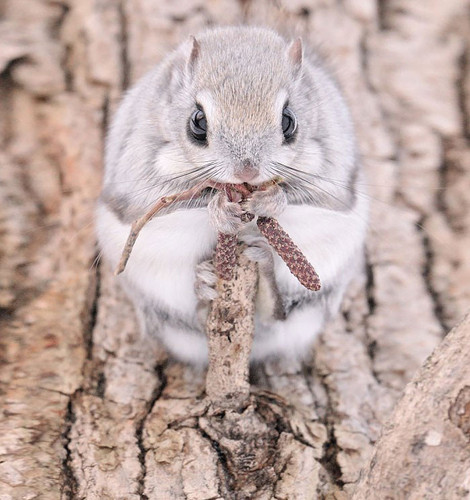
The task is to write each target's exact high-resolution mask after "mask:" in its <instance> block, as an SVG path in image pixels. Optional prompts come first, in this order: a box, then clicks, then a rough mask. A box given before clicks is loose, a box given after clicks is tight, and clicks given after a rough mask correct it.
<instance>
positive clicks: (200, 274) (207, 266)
mask: <svg viewBox="0 0 470 500" xmlns="http://www.w3.org/2000/svg"><path fill="white" fill-rule="evenodd" d="M216 283H217V275H216V272H215V267H214V264H213V263H212V261H211V260H206V261H204V262H201V263H200V264H198V265H197V266H196V281H195V284H194V290H195V292H196V297H197V299H198V300H199V301H201V302H210V301H211V300H214V299H216V298H217V297H218V293H217V291H216V290H215V288H214V286H215V284H216Z"/></svg>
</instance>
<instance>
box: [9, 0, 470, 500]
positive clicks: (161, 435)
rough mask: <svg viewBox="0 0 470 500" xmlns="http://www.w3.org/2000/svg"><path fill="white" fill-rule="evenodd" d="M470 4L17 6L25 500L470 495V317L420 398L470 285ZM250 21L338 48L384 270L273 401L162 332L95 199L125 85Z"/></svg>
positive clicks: (278, 382)
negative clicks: (209, 379)
mask: <svg viewBox="0 0 470 500" xmlns="http://www.w3.org/2000/svg"><path fill="white" fill-rule="evenodd" d="M469 8H470V7H469V3H468V1H466V0H447V1H439V0H430V1H428V2H412V1H406V0H380V1H379V0H342V1H340V2H338V1H335V0H290V1H284V0H277V1H268V0H259V1H256V2H255V1H250V0H239V1H236V0H205V1H204V0H185V1H183V0H174V1H169V0H165V1H163V0H158V1H156V0H49V1H48V0H3V2H1V3H0V15H1V16H2V20H1V22H0V72H1V74H0V92H1V99H0V135H1V141H2V147H1V151H0V162H1V163H0V203H1V212H0V258H1V267H0V329H1V344H2V345H1V350H0V352H1V358H0V384H1V385H0V409H1V415H0V498H1V500H7V499H8V500H10V499H15V500H16V499H36V498H37V499H58V498H64V499H72V498H73V499H75V498H77V499H89V500H94V499H100V500H101V499H149V500H151V499H165V500H166V499H191V500H203V499H205V500H209V499H217V498H220V499H221V498H254V499H270V498H275V499H286V500H287V499H289V500H290V499H310V498H312V499H313V498H330V499H333V498H336V499H343V498H351V497H352V496H353V495H354V498H356V499H358V498H359V499H360V498H364V499H371V498H372V499H374V498H378V499H383V498H407V499H408V498H413V499H414V498H416V499H418V498H426V499H428V498H429V499H431V498H433V499H434V498H443V499H444V498H445V499H447V498H466V497H468V495H470V493H469V492H470V479H469V477H470V476H469V474H470V472H469V470H470V459H469V454H470V451H469V445H468V411H469V410H468V408H469V404H470V403H469V400H470V395H469V387H470V379H469V378H470V375H469V372H468V368H467V367H466V366H465V363H466V360H467V364H468V359H469V358H468V355H469V342H468V335H469V333H468V331H469V327H468V319H467V320H466V322H465V323H463V324H462V325H461V326H460V327H459V329H457V330H456V331H454V333H452V334H451V335H450V336H448V337H447V338H446V339H445V341H444V343H443V344H442V345H441V346H440V347H438V349H437V351H436V352H435V355H434V356H433V357H432V358H430V359H429V360H428V361H427V362H426V364H425V365H424V367H423V369H422V370H421V371H420V372H419V373H418V375H417V376H416V377H417V378H415V379H414V381H413V383H412V384H411V385H409V386H408V387H407V389H406V391H405V394H404V397H403V399H401V401H400V402H399V403H398V406H396V405H397V402H398V400H399V398H400V396H401V395H402V393H403V390H404V388H405V385H406V384H407V383H408V382H409V381H410V380H411V379H412V377H413V375H414V374H415V372H416V371H417V370H418V369H419V368H420V366H421V365H422V363H423V362H424V360H425V359H426V358H427V356H428V355H429V354H430V353H431V352H432V351H433V349H435V348H436V346H438V344H439V343H440V342H441V340H442V339H443V337H444V335H445V333H446V332H447V331H448V330H449V329H450V328H451V327H452V326H453V325H455V324H456V323H457V322H458V321H459V320H460V319H461V318H462V317H463V316H464V314H465V312H466V308H467V307H468V304H469V298H470V287H469V285H468V283H469V282H470V252H469V251H468V248H469V247H470V195H469V194H468V193H469V192H470V143H469V139H470V64H469V61H470V26H469V25H470V22H469ZM239 23H249V24H262V25H269V26H272V27H275V28H276V29H278V30H280V31H281V32H283V33H287V34H288V33H294V32H295V34H296V35H301V36H302V37H303V38H304V39H305V40H308V41H311V42H313V43H314V44H316V45H317V46H318V47H319V50H320V52H321V53H323V54H324V56H325V57H327V58H328V59H329V61H330V66H332V67H333V68H334V69H335V70H336V76H337V78H338V80H339V82H340V84H341V85H342V87H343V89H344V92H345V94H346V96H347V98H348V100H349V102H350V104H351V108H352V112H353V115H354V119H355V121H356V126H357V135H358V140H359V143H360V148H361V151H362V155H363V156H362V158H363V162H364V165H365V168H366V171H367V181H366V182H365V184H364V186H363V194H362V195H363V196H367V197H368V198H369V199H370V205H371V224H370V232H369V238H368V248H367V275H366V276H365V277H364V281H363V283H358V284H357V286H356V287H355V288H354V289H351V293H350V294H349V297H348V300H347V301H346V303H345V304H344V307H343V311H342V314H341V315H340V316H339V317H338V318H337V319H336V320H335V321H334V322H333V323H332V324H331V325H330V326H329V327H328V328H327V330H326V331H325V332H324V334H323V335H321V336H320V337H319V338H318V340H317V342H316V344H315V347H314V349H312V355H311V359H310V361H309V362H307V363H303V364H300V363H299V364H298V365H296V366H293V365H292V364H286V363H284V364H283V363H274V362H273V363H269V364H267V365H265V366H260V367H257V368H256V370H255V371H254V373H253V394H252V396H251V399H250V401H249V403H248V404H247V405H246V406H245V407H244V408H242V409H239V411H238V412H235V411H227V412H225V413H220V412H219V413H218V412H217V411H214V410H213V409H211V408H209V407H208V404H207V400H206V399H205V398H204V373H200V372H196V371H195V370H194V369H191V368H189V367H186V366H183V365H181V364H179V363H176V362H174V361H171V360H168V359H167V356H166V355H165V353H164V351H163V350H162V349H161V348H160V347H159V346H158V345H156V344H155V342H154V341H152V340H151V339H148V338H142V337H141V336H140V335H139V333H138V329H137V325H136V321H135V318H134V313H133V310H132V307H131V306H130V305H129V303H128V302H127V301H126V299H125V298H124V296H123V293H122V292H121V290H120V289H119V286H118V280H117V279H116V278H115V277H113V276H112V270H110V269H109V268H108V266H107V265H106V263H98V260H99V259H97V250H96V245H95V238H94V232H93V208H94V202H95V199H96V196H97V194H98V192H99V186H100V176H101V172H102V152H103V141H104V133H105V129H106V126H107V124H108V122H109V118H110V116H112V114H113V112H114V110H115V109H116V106H117V104H118V102H119V97H120V95H121V94H122V92H123V91H124V90H125V89H126V88H127V87H128V86H129V85H130V84H132V83H133V82H134V81H135V80H136V79H137V78H138V77H139V76H141V75H142V74H143V73H144V72H145V71H146V70H147V69H149V68H150V67H151V66H152V65H153V64H155V63H156V62H158V61H159V60H160V59H161V58H162V57H163V56H164V55H165V54H166V53H167V52H168V51H169V50H171V49H172V48H173V47H174V46H175V45H176V44H177V43H179V42H180V41H182V40H184V39H185V37H187V36H189V35H190V34H196V33H197V32H198V31H200V30H201V29H204V28H205V27H207V26H211V25H215V24H239ZM465 335H466V337H467V339H465V338H464V337H465ZM465 356H466V358H465ZM394 407H396V409H395V412H393V413H392V411H393V409H394ZM388 419H390V420H388ZM387 420H388V424H386V422H387ZM247 422H248V424H247ZM385 424H386V425H385ZM384 425H385V427H384ZM383 427H384V429H385V430H384V434H383V437H382V438H381V439H380V440H379V441H378V439H379V435H380V433H381V429H382V428H383ZM376 443H377V445H376ZM375 445H376V448H375V450H374V446H375ZM361 469H363V471H362V474H361Z"/></svg>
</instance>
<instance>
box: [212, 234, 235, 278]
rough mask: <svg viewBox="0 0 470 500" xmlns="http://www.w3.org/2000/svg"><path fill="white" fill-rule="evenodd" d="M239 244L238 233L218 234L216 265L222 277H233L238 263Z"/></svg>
mask: <svg viewBox="0 0 470 500" xmlns="http://www.w3.org/2000/svg"><path fill="white" fill-rule="evenodd" d="M237 245H238V236H237V235H236V234H224V233H219V234H218V236H217V245H216V247H215V255H214V267H215V271H216V273H217V276H218V277H219V278H220V279H223V280H231V279H232V277H233V270H234V269H235V265H236V263H237Z"/></svg>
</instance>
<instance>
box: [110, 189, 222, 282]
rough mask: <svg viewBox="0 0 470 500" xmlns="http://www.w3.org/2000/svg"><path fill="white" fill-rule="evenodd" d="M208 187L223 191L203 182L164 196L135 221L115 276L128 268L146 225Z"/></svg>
mask: <svg viewBox="0 0 470 500" xmlns="http://www.w3.org/2000/svg"><path fill="white" fill-rule="evenodd" d="M208 187H212V188H214V189H223V184H219V183H217V182H213V181H203V182H201V183H199V184H196V186H193V187H192V188H190V189H187V190H186V191H181V193H177V194H172V195H170V196H163V198H160V199H159V200H158V201H157V203H155V205H153V207H152V208H151V209H150V210H149V211H148V212H147V213H145V214H144V215H143V216H142V217H140V218H139V219H137V220H135V221H134V222H133V223H132V226H131V232H130V233H129V236H128V237H127V241H126V244H125V246H124V249H123V251H122V254H121V260H120V261H119V264H118V266H117V268H116V270H115V271H114V274H115V275H116V276H117V275H118V274H121V273H122V272H123V271H124V269H125V268H126V264H127V261H128V260H129V257H130V255H131V252H132V249H133V247H134V244H135V242H136V240H137V236H139V233H140V231H141V230H142V228H143V227H144V226H145V224H147V222H149V221H150V220H151V219H153V217H155V215H156V214H157V213H158V212H160V210H162V209H163V208H164V207H168V206H170V205H171V204H173V203H175V202H176V201H184V200H190V199H191V198H195V197H197V196H199V195H200V194H201V191H203V190H204V189H206V188H208Z"/></svg>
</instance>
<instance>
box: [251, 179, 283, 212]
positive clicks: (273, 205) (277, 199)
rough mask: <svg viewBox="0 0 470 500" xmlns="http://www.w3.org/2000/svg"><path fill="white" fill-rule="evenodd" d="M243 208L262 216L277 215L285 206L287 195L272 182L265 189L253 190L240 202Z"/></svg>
mask: <svg viewBox="0 0 470 500" xmlns="http://www.w3.org/2000/svg"><path fill="white" fill-rule="evenodd" d="M242 206H243V209H244V210H245V211H247V212H249V213H252V214H254V215H258V216H262V217H277V216H278V215H280V214H281V213H282V212H283V211H284V210H285V208H286V206H287V196H286V193H285V192H284V190H283V189H282V188H281V187H280V186H279V185H278V184H274V185H273V186H270V187H268V188H266V189H263V190H259V191H255V192H254V193H253V195H252V196H251V197H250V198H249V199H248V200H246V201H244V202H243V203H242Z"/></svg>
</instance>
